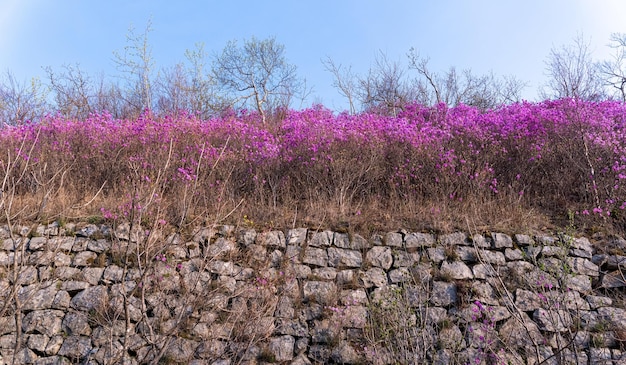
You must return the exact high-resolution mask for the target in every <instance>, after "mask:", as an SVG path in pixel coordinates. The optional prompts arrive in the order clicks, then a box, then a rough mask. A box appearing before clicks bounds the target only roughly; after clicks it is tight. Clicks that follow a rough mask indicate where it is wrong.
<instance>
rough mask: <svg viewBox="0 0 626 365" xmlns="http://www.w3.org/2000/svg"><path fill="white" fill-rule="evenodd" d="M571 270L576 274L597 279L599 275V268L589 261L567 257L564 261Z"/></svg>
mask: <svg viewBox="0 0 626 365" xmlns="http://www.w3.org/2000/svg"><path fill="white" fill-rule="evenodd" d="M565 261H566V262H567V264H568V265H569V266H570V268H571V270H572V271H574V272H575V273H577V274H581V275H589V276H594V277H597V276H599V275H600V268H599V267H598V265H596V264H594V263H593V262H591V261H590V260H587V259H583V258H580V257H567V258H566V259H565Z"/></svg>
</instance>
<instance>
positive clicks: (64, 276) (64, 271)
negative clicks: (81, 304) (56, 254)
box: [54, 266, 80, 281]
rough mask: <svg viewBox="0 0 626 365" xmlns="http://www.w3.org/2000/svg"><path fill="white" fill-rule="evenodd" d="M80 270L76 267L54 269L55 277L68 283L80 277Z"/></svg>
mask: <svg viewBox="0 0 626 365" xmlns="http://www.w3.org/2000/svg"><path fill="white" fill-rule="evenodd" d="M79 274H80V269H79V268H76V267H69V266H62V267H57V268H56V269H54V277H56V278H58V279H61V280H64V281H67V280H72V279H75V278H77V277H78V276H79Z"/></svg>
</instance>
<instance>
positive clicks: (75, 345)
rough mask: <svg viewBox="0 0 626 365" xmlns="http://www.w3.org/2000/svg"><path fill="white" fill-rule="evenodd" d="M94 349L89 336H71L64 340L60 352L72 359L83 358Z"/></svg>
mask: <svg viewBox="0 0 626 365" xmlns="http://www.w3.org/2000/svg"><path fill="white" fill-rule="evenodd" d="M92 349H93V347H92V346H91V339H90V338H89V337H85V336H69V337H67V338H66V339H65V341H63V345H61V348H60V349H59V352H58V354H59V355H61V356H67V357H69V358H72V359H83V358H85V357H86V356H87V355H89V353H90V352H91V350H92Z"/></svg>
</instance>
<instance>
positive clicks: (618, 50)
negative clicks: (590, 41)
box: [598, 33, 626, 102]
mask: <svg viewBox="0 0 626 365" xmlns="http://www.w3.org/2000/svg"><path fill="white" fill-rule="evenodd" d="M610 41H611V43H610V44H609V47H611V48H613V49H614V50H615V52H614V53H613V55H612V56H611V59H609V60H605V61H602V62H600V63H599V64H598V67H599V69H600V73H601V74H602V76H603V78H604V81H605V85H606V86H610V87H611V88H612V89H613V91H614V92H615V94H616V95H617V97H618V98H619V99H620V100H621V101H622V102H626V33H613V34H611V38H610Z"/></svg>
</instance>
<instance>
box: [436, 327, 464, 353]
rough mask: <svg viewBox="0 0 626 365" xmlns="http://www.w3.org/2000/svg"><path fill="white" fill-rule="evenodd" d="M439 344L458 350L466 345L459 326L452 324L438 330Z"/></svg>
mask: <svg viewBox="0 0 626 365" xmlns="http://www.w3.org/2000/svg"><path fill="white" fill-rule="evenodd" d="M439 345H440V346H441V347H442V348H444V349H450V350H459V349H461V348H464V347H465V346H466V342H465V339H464V338H463V334H462V333H461V330H460V329H459V327H458V326H456V325H452V326H450V327H444V328H442V329H441V331H439Z"/></svg>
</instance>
